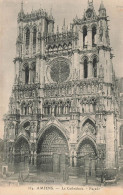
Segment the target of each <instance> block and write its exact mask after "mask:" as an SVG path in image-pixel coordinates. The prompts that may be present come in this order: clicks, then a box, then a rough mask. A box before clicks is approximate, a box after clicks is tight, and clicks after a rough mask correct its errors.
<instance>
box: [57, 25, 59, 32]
mask: <svg viewBox="0 0 123 195" xmlns="http://www.w3.org/2000/svg"><path fill="white" fill-rule="evenodd" d="M57 33H59V26H58V25H57Z"/></svg>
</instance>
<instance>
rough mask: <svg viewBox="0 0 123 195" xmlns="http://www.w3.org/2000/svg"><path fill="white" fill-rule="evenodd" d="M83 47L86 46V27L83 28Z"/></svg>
mask: <svg viewBox="0 0 123 195" xmlns="http://www.w3.org/2000/svg"><path fill="white" fill-rule="evenodd" d="M83 47H87V28H86V27H84V28H83Z"/></svg>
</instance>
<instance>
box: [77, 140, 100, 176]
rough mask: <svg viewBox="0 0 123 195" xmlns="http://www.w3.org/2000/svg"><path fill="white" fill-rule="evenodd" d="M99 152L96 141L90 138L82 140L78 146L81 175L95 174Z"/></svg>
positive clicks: (78, 162)
mask: <svg viewBox="0 0 123 195" xmlns="http://www.w3.org/2000/svg"><path fill="white" fill-rule="evenodd" d="M96 159H97V153H96V148H95V145H94V143H93V142H92V141H91V140H90V139H85V140H83V141H82V142H81V144H80V145H79V148H78V154H77V165H78V167H79V168H80V175H85V174H87V175H88V176H95V172H96Z"/></svg>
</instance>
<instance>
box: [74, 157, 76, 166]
mask: <svg viewBox="0 0 123 195" xmlns="http://www.w3.org/2000/svg"><path fill="white" fill-rule="evenodd" d="M74 166H75V167H76V166H77V157H76V156H74Z"/></svg>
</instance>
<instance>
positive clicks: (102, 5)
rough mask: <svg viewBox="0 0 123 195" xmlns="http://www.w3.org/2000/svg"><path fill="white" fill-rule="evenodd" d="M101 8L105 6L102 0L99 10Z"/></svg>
mask: <svg viewBox="0 0 123 195" xmlns="http://www.w3.org/2000/svg"><path fill="white" fill-rule="evenodd" d="M103 9H105V7H104V4H103V1H101V4H100V8H99V10H103Z"/></svg>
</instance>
